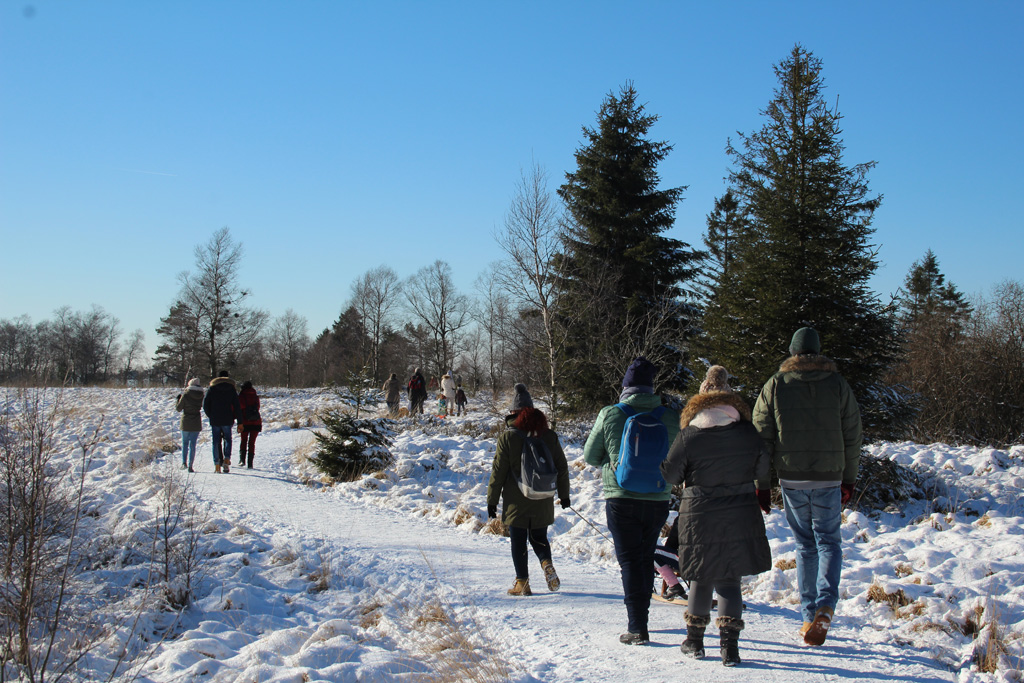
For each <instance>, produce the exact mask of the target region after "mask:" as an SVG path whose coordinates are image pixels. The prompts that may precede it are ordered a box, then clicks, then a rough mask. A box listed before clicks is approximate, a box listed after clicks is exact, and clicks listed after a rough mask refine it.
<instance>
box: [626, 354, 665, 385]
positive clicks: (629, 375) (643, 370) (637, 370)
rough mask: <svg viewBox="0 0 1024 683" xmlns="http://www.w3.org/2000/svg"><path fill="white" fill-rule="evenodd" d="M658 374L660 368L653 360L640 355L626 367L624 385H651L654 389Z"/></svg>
mask: <svg viewBox="0 0 1024 683" xmlns="http://www.w3.org/2000/svg"><path fill="white" fill-rule="evenodd" d="M656 374H658V368H657V366H655V365H654V363H652V362H651V361H649V360H647V359H646V358H644V357H643V356H638V357H637V358H635V359H634V360H633V362H632V363H630V364H629V367H628V368H626V375H625V377H623V378H622V386H624V387H651V389H652V390H653V389H654V376H655V375H656Z"/></svg>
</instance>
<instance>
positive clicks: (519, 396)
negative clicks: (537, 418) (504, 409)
mask: <svg viewBox="0 0 1024 683" xmlns="http://www.w3.org/2000/svg"><path fill="white" fill-rule="evenodd" d="M515 391H516V395H515V396H514V397H513V398H512V412H516V411H517V410H522V409H523V408H532V407H533V399H532V398H530V392H529V391H527V390H526V385H525V384H522V383H517V384H516V386H515Z"/></svg>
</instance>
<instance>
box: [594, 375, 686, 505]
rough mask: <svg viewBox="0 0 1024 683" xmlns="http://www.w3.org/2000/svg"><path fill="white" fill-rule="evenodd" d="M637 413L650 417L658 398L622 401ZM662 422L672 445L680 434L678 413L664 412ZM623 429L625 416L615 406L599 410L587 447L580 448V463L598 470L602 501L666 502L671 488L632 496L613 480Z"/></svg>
mask: <svg viewBox="0 0 1024 683" xmlns="http://www.w3.org/2000/svg"><path fill="white" fill-rule="evenodd" d="M622 402H623V403H625V404H626V405H628V406H630V407H631V408H633V409H634V410H636V411H637V412H638V413H649V412H651V411H652V410H654V409H655V408H657V407H658V406H660V405H661V395H660V394H633V395H632V396H629V397H627V398H626V400H624V401H622ZM661 421H662V422H664V423H665V427H666V428H667V429H668V442H669V443H670V444H671V443H672V442H673V441H675V439H676V435H677V434H678V433H679V411H678V410H673V409H672V408H666V409H665V412H664V413H662V415H661ZM625 425H626V414H625V413H624V412H622V411H621V410H619V409H618V408H616V407H615V406H614V405H610V406H605V407H604V408H601V412H600V413H598V414H597V420H596V421H595V422H594V427H593V428H592V429H591V430H590V436H588V437H587V443H586V445H585V446H584V447H583V459H584V460H585V461H586V462H587V464H588V465H592V466H594V467H600V468H601V483H602V484H603V485H604V497H605V499H608V498H636V499H638V500H668V499H669V498H671V497H672V485H671V484H668V483H666V484H665V489H664V490H663V491H661V492H660V493H634V492H633V491H627V490H626V489H624V488H622V487H621V486H619V482H618V481H617V480H616V479H615V469H616V468H617V467H618V466H619V447H620V446H621V444H622V428H623V427H624V426H625Z"/></svg>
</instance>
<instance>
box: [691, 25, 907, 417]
mask: <svg viewBox="0 0 1024 683" xmlns="http://www.w3.org/2000/svg"><path fill="white" fill-rule="evenodd" d="M775 75H776V77H777V78H778V87H777V88H776V90H775V96H774V98H773V99H772V100H771V102H769V104H768V106H767V108H766V109H765V110H764V112H763V114H764V117H765V122H764V125H763V126H762V127H761V129H760V130H758V131H757V132H755V133H753V134H750V135H745V134H742V133H740V134H739V140H738V142H737V144H736V145H733V143H732V141H731V140H730V142H729V144H728V146H727V148H726V149H727V152H728V154H729V155H730V156H731V157H732V160H733V168H732V169H731V170H730V173H729V183H730V189H731V191H732V193H733V194H734V195H735V197H736V199H737V201H738V205H739V206H738V208H737V211H738V212H739V213H740V214H741V215H743V216H744V217H745V219H746V221H747V223H746V226H745V228H744V230H742V231H741V232H740V233H739V234H738V235H737V236H738V237H739V238H740V239H739V240H738V242H737V243H736V249H735V252H734V258H733V259H732V260H731V261H730V267H729V269H728V271H726V272H724V273H723V274H722V277H721V278H720V279H719V280H718V282H717V283H715V287H714V297H713V300H712V301H711V302H710V303H709V305H708V308H707V311H706V314H705V318H704V334H705V339H704V341H705V344H706V350H707V353H708V357H709V360H711V361H712V362H716V363H720V364H722V365H725V366H726V367H727V368H728V369H729V371H730V372H731V373H733V374H734V375H736V376H738V378H739V381H740V382H741V383H743V384H744V385H745V387H746V391H747V393H748V395H750V396H751V397H753V396H755V395H756V393H757V391H758V390H759V389H760V386H761V385H762V384H763V382H764V381H765V380H766V379H767V378H768V377H770V376H771V374H772V373H773V372H775V370H776V369H777V367H778V364H779V362H780V361H782V360H783V359H784V358H785V357H786V355H787V347H788V344H789V340H790V337H791V336H792V334H793V332H794V331H795V330H797V329H798V328H800V327H803V326H811V327H814V328H815V329H817V330H818V331H819V333H820V334H821V337H822V345H823V352H824V353H826V354H827V355H829V356H830V357H832V358H833V359H834V360H836V361H837V363H838V365H839V368H840V371H841V372H842V373H843V374H844V375H845V376H846V377H847V379H848V380H849V381H850V383H851V385H852V386H853V388H854V391H855V393H856V395H857V398H858V401H860V403H861V408H862V416H863V418H864V422H865V429H866V430H867V431H868V432H869V433H870V434H873V435H875V436H878V435H882V434H883V432H882V431H880V430H882V429H883V427H884V426H885V425H890V426H892V425H895V426H896V427H897V430H896V433H898V432H900V430H901V429H903V426H904V425H905V424H906V422H905V421H906V420H908V419H909V413H908V411H907V410H906V409H905V408H906V406H905V405H903V402H902V400H901V399H900V397H899V395H898V393H896V392H893V391H891V390H889V389H888V388H887V387H884V386H882V385H881V384H880V381H879V378H880V377H881V375H882V373H883V372H884V371H885V369H886V368H887V367H888V366H889V365H890V363H891V362H892V360H893V358H894V357H895V355H896V353H897V351H898V339H897V335H896V332H895V329H894V320H893V316H892V315H891V311H889V310H888V309H887V308H886V307H885V306H884V305H882V304H881V303H880V301H879V300H878V297H877V296H876V295H875V294H874V293H873V292H871V291H870V290H869V288H868V284H867V283H868V279H869V278H870V277H871V275H872V273H874V271H875V270H876V268H877V267H878V262H877V260H876V256H875V251H874V249H873V246H872V245H871V243H870V239H871V236H872V234H873V232H874V230H873V228H872V227H871V220H872V217H873V215H874V212H875V210H876V209H877V208H878V206H879V205H880V204H881V199H882V198H881V196H880V195H877V196H872V195H871V193H870V190H869V187H868V182H867V174H868V171H870V170H871V169H872V168H873V167H874V165H875V164H874V162H868V163H862V164H855V165H852V166H849V165H846V164H845V163H844V161H843V151H844V145H843V142H842V139H841V135H842V130H841V128H840V121H841V119H842V116H841V114H840V113H839V111H838V107H837V106H836V107H830V106H829V105H828V104H827V103H826V102H825V96H824V87H825V86H824V80H823V77H822V64H821V60H820V59H818V58H816V57H814V56H813V54H811V53H810V52H808V51H807V50H805V49H804V48H803V47H801V46H800V45H797V46H795V47H794V48H793V50H792V52H791V53H790V55H789V57H788V58H786V59H785V60H783V61H782V62H780V63H779V64H778V65H776V66H775ZM884 435H887V436H891V435H893V432H885V433H884Z"/></svg>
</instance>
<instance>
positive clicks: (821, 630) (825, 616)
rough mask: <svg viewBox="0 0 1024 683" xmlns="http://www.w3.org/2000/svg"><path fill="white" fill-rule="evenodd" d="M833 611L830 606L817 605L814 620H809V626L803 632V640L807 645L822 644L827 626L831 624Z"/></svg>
mask: <svg viewBox="0 0 1024 683" xmlns="http://www.w3.org/2000/svg"><path fill="white" fill-rule="evenodd" d="M834 613H835V612H834V610H833V609H832V608H831V607H819V608H818V611H817V612H815V614H814V621H812V622H811V627H810V628H808V629H807V633H805V634H804V642H805V643H807V644H808V645H822V644H824V642H825V636H826V635H828V627H829V626H831V625H832V615H833V614H834Z"/></svg>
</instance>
